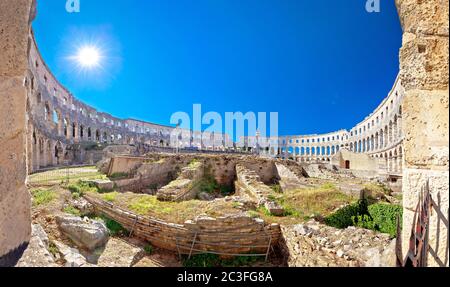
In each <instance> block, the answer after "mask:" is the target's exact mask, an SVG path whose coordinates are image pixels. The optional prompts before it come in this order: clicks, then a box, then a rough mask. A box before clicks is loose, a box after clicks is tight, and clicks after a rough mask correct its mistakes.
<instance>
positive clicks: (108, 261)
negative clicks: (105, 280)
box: [98, 238, 144, 267]
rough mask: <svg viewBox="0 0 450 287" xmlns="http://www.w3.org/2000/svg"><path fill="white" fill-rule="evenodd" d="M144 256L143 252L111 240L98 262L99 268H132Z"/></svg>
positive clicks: (137, 248)
mask: <svg viewBox="0 0 450 287" xmlns="http://www.w3.org/2000/svg"><path fill="white" fill-rule="evenodd" d="M143 256H144V250H142V249H141V248H139V247H135V246H133V245H131V244H129V243H127V242H125V241H123V240H120V239H116V238H111V239H110V240H109V241H108V243H107V244H106V248H105V250H104V251H103V253H102V255H101V256H100V258H99V260H98V266H99V267H132V266H133V265H134V264H136V263H137V262H138V261H139V260H140V259H141V258H142V257H143Z"/></svg>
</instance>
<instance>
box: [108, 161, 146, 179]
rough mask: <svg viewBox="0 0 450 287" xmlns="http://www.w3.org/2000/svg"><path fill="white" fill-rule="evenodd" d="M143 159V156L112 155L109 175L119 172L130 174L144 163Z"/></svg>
mask: <svg viewBox="0 0 450 287" xmlns="http://www.w3.org/2000/svg"><path fill="white" fill-rule="evenodd" d="M142 162H143V159H142V158H141V157H131V156H116V157H112V158H111V160H110V163H109V169H108V175H109V176H111V175H113V174H117V173H126V174H129V173H131V172H132V171H134V170H135V169H136V168H138V167H139V166H141V165H142Z"/></svg>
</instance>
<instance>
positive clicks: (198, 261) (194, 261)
mask: <svg viewBox="0 0 450 287" xmlns="http://www.w3.org/2000/svg"><path fill="white" fill-rule="evenodd" d="M262 260H263V257H257V256H240V257H234V258H231V259H222V258H220V256H219V255H215V254H198V255H194V256H192V257H191V258H190V259H188V258H187V257H184V258H183V260H182V264H183V266H184V267H186V268H190V267H207V268H212V267H242V266H251V265H252V264H255V263H257V262H260V261H262Z"/></svg>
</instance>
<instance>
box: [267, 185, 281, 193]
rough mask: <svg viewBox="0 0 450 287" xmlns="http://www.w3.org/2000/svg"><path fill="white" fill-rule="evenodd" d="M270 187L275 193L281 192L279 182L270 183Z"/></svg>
mask: <svg viewBox="0 0 450 287" xmlns="http://www.w3.org/2000/svg"><path fill="white" fill-rule="evenodd" d="M270 188H271V189H272V190H273V191H274V192H275V193H283V189H281V185H279V184H274V185H271V186H270Z"/></svg>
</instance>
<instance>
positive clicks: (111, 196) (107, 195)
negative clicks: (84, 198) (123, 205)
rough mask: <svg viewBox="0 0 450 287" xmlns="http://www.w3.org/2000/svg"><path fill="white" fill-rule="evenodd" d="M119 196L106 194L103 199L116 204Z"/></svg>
mask: <svg viewBox="0 0 450 287" xmlns="http://www.w3.org/2000/svg"><path fill="white" fill-rule="evenodd" d="M118 195H119V193H118V192H110V193H104V194H102V196H101V197H102V199H103V200H105V201H107V202H110V203H114V202H116V200H117V196H118Z"/></svg>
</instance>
